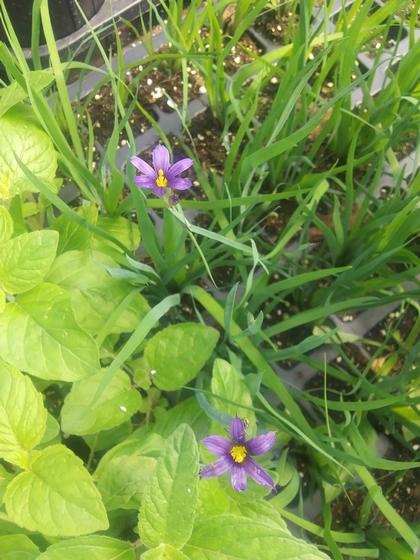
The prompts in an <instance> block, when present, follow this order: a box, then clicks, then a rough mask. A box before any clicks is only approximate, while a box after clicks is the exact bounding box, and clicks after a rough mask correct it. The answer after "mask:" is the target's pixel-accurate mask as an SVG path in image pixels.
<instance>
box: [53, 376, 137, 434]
mask: <svg viewBox="0 0 420 560" xmlns="http://www.w3.org/2000/svg"><path fill="white" fill-rule="evenodd" d="M103 376H104V373H103V372H102V371H100V372H99V373H97V374H96V375H92V376H91V377H88V378H87V379H82V380H81V381H77V382H76V383H74V384H73V387H72V388H71V391H70V393H69V394H68V395H67V397H66V399H65V401H64V406H63V408H62V409H61V427H62V430H63V432H67V433H69V434H76V435H79V436H80V435H86V434H94V433H96V432H100V431H102V430H110V429H111V428H115V426H119V425H120V424H123V423H124V422H126V421H127V420H128V419H129V418H130V417H131V416H133V414H134V413H135V412H137V411H138V410H139V408H140V405H141V396H140V393H139V392H138V391H137V390H136V389H134V388H133V386H132V385H131V381H130V378H129V377H128V375H127V374H126V373H125V372H124V371H122V370H118V371H117V372H116V374H115V375H114V376H113V377H112V378H111V380H110V382H109V383H108V384H107V386H106V389H105V391H103V392H102V393H101V395H100V397H99V398H98V399H97V400H95V401H94V402H92V395H95V393H96V391H97V389H98V387H99V385H100V383H101V381H102V379H103Z"/></svg>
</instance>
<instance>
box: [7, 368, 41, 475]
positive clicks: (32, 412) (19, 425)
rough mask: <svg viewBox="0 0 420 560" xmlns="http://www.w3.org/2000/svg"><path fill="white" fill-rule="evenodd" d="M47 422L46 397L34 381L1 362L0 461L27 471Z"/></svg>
mask: <svg viewBox="0 0 420 560" xmlns="http://www.w3.org/2000/svg"><path fill="white" fill-rule="evenodd" d="M46 422H47V411H46V409H45V408H44V403H43V399H42V395H41V393H38V391H37V390H36V389H35V387H34V386H33V383H32V381H31V380H30V378H29V377H27V376H26V375H23V374H22V373H20V371H18V370H16V369H14V368H13V367H11V366H9V365H7V364H5V363H4V362H3V361H2V360H0V457H1V458H2V459H6V461H9V463H13V464H15V465H19V466H21V467H25V466H26V464H27V462H28V451H30V450H31V449H32V448H33V447H35V446H36V445H37V444H38V443H39V442H40V441H41V439H42V436H43V435H44V432H45V426H46Z"/></svg>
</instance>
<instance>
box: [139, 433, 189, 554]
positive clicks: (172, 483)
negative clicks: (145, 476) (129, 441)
mask: <svg viewBox="0 0 420 560" xmlns="http://www.w3.org/2000/svg"><path fill="white" fill-rule="evenodd" d="M198 468H199V466H198V446H197V442H196V439H195V436H194V432H193V431H192V430H191V428H190V427H189V426H187V425H186V424H183V425H181V426H180V427H179V428H178V429H177V430H176V431H175V432H174V433H173V434H172V436H171V437H170V438H169V439H168V441H167V444H166V446H165V449H164V450H163V452H162V454H161V456H160V457H159V460H158V462H157V465H156V469H155V472H154V474H153V476H152V478H151V480H150V483H149V485H148V486H147V488H146V491H145V493H144V496H143V503H142V508H141V511H140V520H139V533H140V538H141V539H142V541H143V542H144V543H145V544H146V546H148V547H150V548H153V547H155V546H158V545H159V544H170V545H172V546H173V547H175V548H182V547H183V546H184V544H185V543H186V542H187V541H188V539H189V538H190V535H191V532H192V528H193V524H194V516H195V512H196V508H197V490H198Z"/></svg>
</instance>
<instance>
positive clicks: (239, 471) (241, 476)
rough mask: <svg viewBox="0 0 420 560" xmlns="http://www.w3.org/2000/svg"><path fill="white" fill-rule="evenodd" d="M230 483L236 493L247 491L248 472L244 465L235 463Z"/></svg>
mask: <svg viewBox="0 0 420 560" xmlns="http://www.w3.org/2000/svg"><path fill="white" fill-rule="evenodd" d="M230 482H231V484H232V488H233V489H234V490H236V492H243V491H244V490H246V486H247V484H246V470H245V469H244V467H243V464H241V465H239V464H238V463H234V464H233V465H232V470H231V472H230Z"/></svg>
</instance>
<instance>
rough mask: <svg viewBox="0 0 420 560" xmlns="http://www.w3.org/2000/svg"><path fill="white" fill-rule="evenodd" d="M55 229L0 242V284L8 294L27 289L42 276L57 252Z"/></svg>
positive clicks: (32, 286) (34, 284)
mask: <svg viewBox="0 0 420 560" xmlns="http://www.w3.org/2000/svg"><path fill="white" fill-rule="evenodd" d="M57 244H58V233H57V232H56V231H48V230H41V231H33V232H31V233H23V234H22V235H19V236H18V237H14V238H13V239H10V240H9V241H7V243H4V244H3V245H0V284H1V285H2V287H3V289H4V290H5V291H6V292H9V293H10V294H18V293H21V292H27V291H28V290H31V289H32V288H34V287H35V286H37V285H38V284H39V283H40V282H42V280H43V279H44V278H45V276H46V274H47V272H48V271H49V269H50V268H51V265H52V263H53V261H54V258H55V254H56V251H57Z"/></svg>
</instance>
